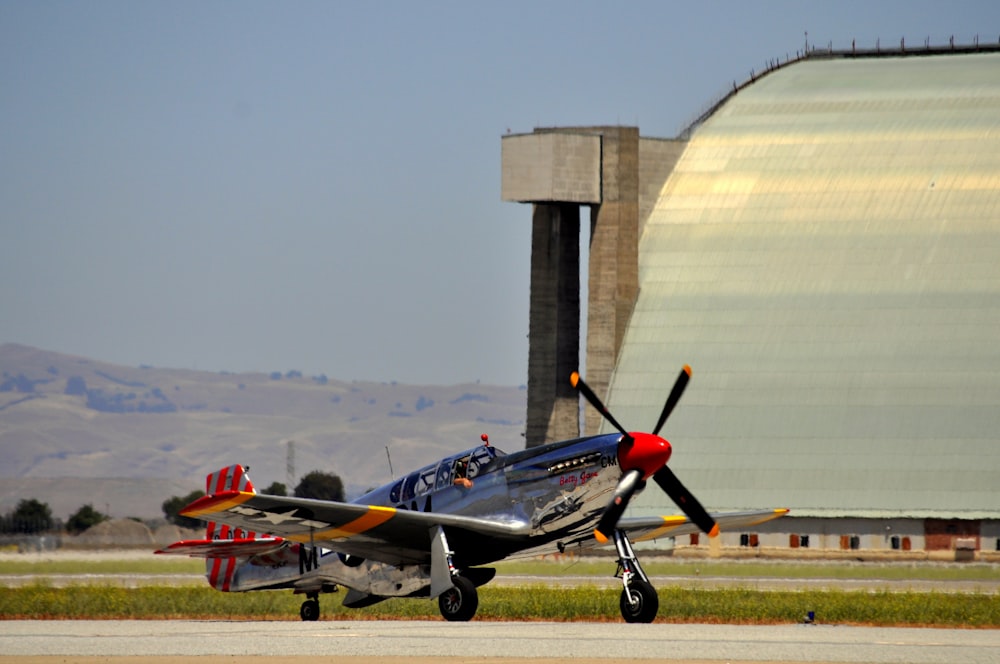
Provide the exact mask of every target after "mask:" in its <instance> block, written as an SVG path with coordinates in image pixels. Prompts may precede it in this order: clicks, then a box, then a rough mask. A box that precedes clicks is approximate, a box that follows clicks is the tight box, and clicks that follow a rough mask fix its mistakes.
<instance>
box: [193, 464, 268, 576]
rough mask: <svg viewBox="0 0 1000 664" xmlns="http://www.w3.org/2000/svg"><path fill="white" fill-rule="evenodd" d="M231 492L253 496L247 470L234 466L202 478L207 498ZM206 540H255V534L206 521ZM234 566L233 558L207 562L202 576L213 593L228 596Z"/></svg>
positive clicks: (213, 559)
mask: <svg viewBox="0 0 1000 664" xmlns="http://www.w3.org/2000/svg"><path fill="white" fill-rule="evenodd" d="M232 490H236V491H245V492H248V493H256V490H255V489H254V487H253V482H251V481H250V476H249V475H248V474H247V470H246V468H244V467H243V466H241V465H240V464H233V465H232V466H229V467H228V468H223V469H221V470H217V471H216V472H214V473H211V474H209V475H208V476H207V477H205V493H207V494H208V495H213V494H216V493H220V492H222V491H232ZM205 537H206V539H210V540H228V539H256V537H257V533H253V532H246V531H244V530H242V529H240V528H232V527H231V526H227V525H225V524H219V523H215V522H214V521H209V522H208V527H207V529H206V532H205ZM236 564H237V561H236V558H206V559H205V573H206V575H207V576H208V583H209V584H210V585H211V586H212V587H213V588H215V589H216V590H221V591H222V592H229V588H230V585H231V584H232V580H233V574H234V573H235V572H236Z"/></svg>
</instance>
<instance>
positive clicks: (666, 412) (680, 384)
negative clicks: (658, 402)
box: [653, 364, 691, 436]
mask: <svg viewBox="0 0 1000 664" xmlns="http://www.w3.org/2000/svg"><path fill="white" fill-rule="evenodd" d="M690 379H691V367H690V366H688V365H686V364H685V365H684V368H683V369H681V373H680V375H679V376H677V382H675V383H674V387H673V389H672V390H670V396H668V397H667V402H666V403H665V404H663V412H662V413H660V419H658V420H657V421H656V428H655V429H653V435H654V436H658V435H660V429H662V428H663V423H664V422H666V421H667V418H668V417H670V413H671V412H672V411H673V410H674V406H676V405H677V402H678V401H680V400H681V395H682V394H684V388H686V387H687V384H688V381H689V380H690Z"/></svg>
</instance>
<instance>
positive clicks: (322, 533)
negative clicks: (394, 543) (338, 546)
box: [288, 505, 396, 542]
mask: <svg viewBox="0 0 1000 664" xmlns="http://www.w3.org/2000/svg"><path fill="white" fill-rule="evenodd" d="M394 516H396V508H394V507H381V506H378V505H371V506H369V507H368V511H367V512H366V513H365V514H363V515H362V516H359V517H358V518H357V519H355V520H354V521H351V522H349V523H345V524H344V525H342V526H340V527H338V528H330V529H329V530H317V531H316V532H314V533H312V534H311V535H306V534H302V535H292V536H290V537H289V538H288V539H292V540H295V541H297V542H308V541H310V539H323V540H332V539H347V538H348V537H353V536H354V535H358V534H360V533H364V532H367V531H369V530H371V529H372V528H375V527H377V526H380V525H382V524H383V523H385V522H386V521H388V520H389V519H391V518H392V517H394Z"/></svg>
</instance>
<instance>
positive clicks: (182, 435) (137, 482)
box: [0, 344, 527, 518]
mask: <svg viewBox="0 0 1000 664" xmlns="http://www.w3.org/2000/svg"><path fill="white" fill-rule="evenodd" d="M526 403H527V402H526V393H525V390H524V388H523V387H520V388H519V387H499V386H491V385H480V384H466V385H451V386H417V385H402V384H397V383H365V382H341V381H338V380H334V379H332V378H327V377H326V376H304V375H302V374H301V373H300V372H298V371H294V370H283V371H275V372H274V373H271V374H262V373H243V374H235V373H211V372H205V371H192V370H185V369H160V368H154V367H146V366H143V367H125V366H120V365H115V364H108V363H104V362H97V361H94V360H90V359H87V358H82V357H74V356H69V355H63V354H59V353H54V352H49V351H45V350H39V349H37V348H31V347H28V346H22V345H18V344H3V345H0V455H2V456H0V458H2V459H3V463H2V464H0V512H6V511H7V510H9V509H11V508H12V507H14V506H15V505H16V503H17V501H18V500H20V499H22V498H37V499H39V500H43V501H45V502H49V504H50V506H52V508H53V514H54V516H56V517H59V518H66V517H67V516H68V515H69V513H71V512H72V511H75V510H76V508H77V507H79V506H80V505H82V504H85V503H88V502H90V503H93V505H94V507H95V508H96V509H98V510H101V511H105V510H106V509H109V510H110V512H111V514H112V515H113V516H116V517H125V516H137V517H142V518H152V517H157V516H162V512H161V510H160V505H161V504H162V502H163V501H164V500H166V499H167V498H170V497H171V496H172V495H181V494H186V493H187V492H189V491H192V490H194V489H200V488H204V485H203V484H204V476H205V475H206V474H207V473H209V472H211V471H213V470H217V469H218V468H221V467H223V466H226V465H229V464H231V463H242V464H244V465H248V466H249V467H250V469H251V470H250V474H251V477H252V478H253V480H254V483H255V484H257V485H258V487H266V486H267V485H269V484H270V483H271V482H273V481H279V482H285V483H287V479H286V477H287V473H286V460H287V448H288V446H287V444H286V443H285V441H288V440H293V441H295V444H294V449H295V472H296V475H297V476H299V477H301V476H302V475H304V474H305V473H307V472H309V471H311V470H324V471H328V472H333V473H336V474H338V475H340V477H341V478H342V479H343V480H344V483H345V486H346V488H347V492H348V496H349V497H350V496H352V495H357V494H360V493H361V492H362V491H363V490H365V489H366V488H369V487H373V486H377V485H380V484H383V483H385V482H387V481H389V479H390V473H389V460H388V458H387V454H386V447H388V449H389V454H390V455H391V461H392V467H393V469H394V471H395V474H396V475H397V476H398V475H399V474H400V473H403V472H406V471H408V470H411V469H414V468H416V467H418V466H420V465H423V464H426V463H430V462H432V461H434V460H435V459H437V458H439V457H442V456H445V455H446V454H449V453H451V452H454V451H458V450H463V449H467V448H470V447H473V446H475V445H476V444H478V443H479V436H480V434H482V433H488V434H489V436H490V441H491V443H493V444H494V445H496V446H497V447H499V448H501V449H503V450H505V451H515V450H519V449H523V447H524V438H523V437H522V435H521V434H522V431H523V430H524V417H525V410H526V407H527V406H526ZM65 478H73V479H74V481H73V482H68V481H64V480H65ZM75 480H88V481H87V482H79V481H75ZM130 487H131V488H130ZM291 488H292V487H289V489H291ZM87 491H91V494H90V495H91V496H92V497H88V495H86V492H87ZM164 492H169V493H167V495H163V494H164ZM57 504H58V505H57ZM64 504H65V505H68V507H62V505H64ZM64 512H65V513H64Z"/></svg>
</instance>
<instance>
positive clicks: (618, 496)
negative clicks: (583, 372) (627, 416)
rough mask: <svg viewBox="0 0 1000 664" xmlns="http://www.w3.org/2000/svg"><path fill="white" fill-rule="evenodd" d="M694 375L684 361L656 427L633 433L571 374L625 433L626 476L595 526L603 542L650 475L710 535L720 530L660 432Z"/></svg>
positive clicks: (622, 458)
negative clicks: (675, 467) (674, 466)
mask: <svg viewBox="0 0 1000 664" xmlns="http://www.w3.org/2000/svg"><path fill="white" fill-rule="evenodd" d="M690 379H691V367H689V366H687V365H684V368H683V369H682V370H681V373H680V375H679V376H677V382H675V383H674V387H673V389H672V390H670V395H669V396H668V397H667V401H666V403H664V404H663V411H662V412H661V413H660V419H658V420H657V421H656V427H655V428H654V429H653V432H652V433H638V432H633V433H629V432H628V431H626V430H625V428H624V427H622V425H621V424H619V423H618V421H617V420H616V419H615V418H614V417H613V416H612V415H611V413H610V412H609V411H608V409H607V408H606V407H605V406H604V404H603V403H601V400H600V399H599V398H598V397H597V395H596V394H594V391H593V390H591V389H590V387H589V386H588V385H587V384H586V383H585V382H583V379H582V378H580V374H579V373H577V372H575V371H574V372H573V374H572V375H571V376H570V383H572V385H573V387H575V388H576V389H577V391H579V392H580V394H582V395H583V396H584V398H585V399H587V401H589V402H590V405H591V406H593V407H594V408H595V409H596V410H597V412H599V413H600V414H601V415H602V416H603V417H604V419H606V420H607V421H608V422H609V423H611V426H613V427H614V428H616V429H618V430H619V431H621V433H622V438H621V441H619V443H618V464H619V465H620V466H621V469H622V473H623V474H622V478H621V479H620V480H618V486H616V487H615V492H614V495H613V496H612V498H611V502H610V503H609V504H608V506H607V508H605V510H604V514H602V515H601V520H600V521H599V522H598V523H597V528H596V529H594V537H596V538H597V540H598V541H599V542H601V543H604V542H606V541H608V538H609V537H610V536H611V533H613V532H614V529H615V526H616V525H617V524H618V519H620V518H621V516H622V514H624V513H625V508H626V507H628V503H629V501H630V500H632V495H633V494H634V493H635V492H636V490H637V489H639V488H640V487H642V486H644V485H645V482H646V480H647V479H649V478H650V477H652V478H653V479H654V480H655V481H656V483H657V484H659V485H660V488H661V489H663V492H664V493H666V494H667V495H668V496H670V499H671V500H673V501H674V502H675V503H677V506H678V507H680V508H681V511H683V512H684V514H686V515H687V516H688V518H689V519H691V522H692V523H694V524H695V525H696V526H698V527H699V528H701V529H702V530H703V531H704V532H705V533H707V534H708V536H709V537H715V536H716V535H718V534H719V526H718V525H717V524H716V523H715V519H713V518H712V517H711V516H709V514H708V512H706V511H705V508H704V507H702V506H701V503H699V502H698V500H697V499H696V498H695V497H694V496H693V495H691V492H690V491H688V490H687V489H686V488H684V485H683V484H681V481H680V480H679V479H677V476H676V475H674V472H673V471H672V470H670V468H668V467H667V461H668V460H669V459H670V452H671V449H670V443H668V442H667V441H666V440H664V439H663V438H660V436H659V434H660V429H662V428H663V424H664V423H665V422H666V421H667V418H668V417H670V413H671V412H672V411H673V409H674V407H675V406H676V405H677V402H678V401H680V398H681V395H682V394H684V388H686V387H687V384H688V381H689V380H690Z"/></svg>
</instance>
